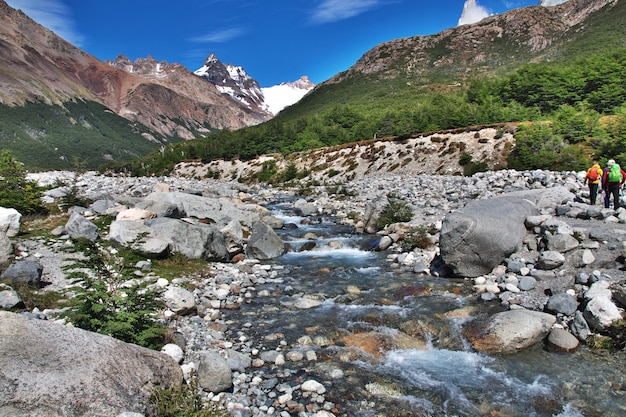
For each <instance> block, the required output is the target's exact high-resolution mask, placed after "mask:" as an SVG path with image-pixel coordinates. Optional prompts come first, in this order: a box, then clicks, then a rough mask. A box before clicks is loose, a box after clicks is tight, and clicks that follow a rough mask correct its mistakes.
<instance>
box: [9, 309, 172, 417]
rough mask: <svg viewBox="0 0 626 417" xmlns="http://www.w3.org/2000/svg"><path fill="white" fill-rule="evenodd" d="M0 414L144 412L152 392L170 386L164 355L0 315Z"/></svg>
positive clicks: (82, 332)
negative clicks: (157, 388)
mask: <svg viewBox="0 0 626 417" xmlns="http://www.w3.org/2000/svg"><path fill="white" fill-rule="evenodd" d="M0 370H1V371H0V415H3V416H42V417H43V416H45V417H66V416H116V415H118V414H120V413H123V412H128V411H133V412H139V413H143V414H147V412H148V410H147V403H148V398H149V396H150V394H151V390H152V389H153V387H155V386H159V387H164V388H167V387H176V386H180V384H181V383H182V380H183V378H182V372H181V370H180V367H179V366H178V364H177V363H176V362H175V361H174V360H173V359H172V358H170V357H169V356H167V355H164V354H162V353H160V352H155V351H153V350H149V349H145V348H142V347H139V346H137V345H133V344H129V343H124V342H121V341H119V340H117V339H114V338H112V337H109V336H104V335H100V334H97V333H92V332H88V331H85V330H82V329H78V328H74V327H68V326H62V325H59V324H57V323H54V322H50V321H45V320H37V319H33V318H27V317H25V316H22V315H19V314H15V313H9V312H0Z"/></svg>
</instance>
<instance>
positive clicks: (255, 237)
mask: <svg viewBox="0 0 626 417" xmlns="http://www.w3.org/2000/svg"><path fill="white" fill-rule="evenodd" d="M284 253H285V244H284V243H283V241H282V239H281V238H280V237H279V236H278V235H277V234H276V232H275V231H274V229H272V228H271V227H269V226H268V225H267V224H265V223H263V222H257V223H255V224H254V226H253V227H252V233H251V235H250V239H249V240H248V244H247V246H246V255H247V256H248V257H249V258H255V259H262V260H263V259H273V258H278V257H279V256H282V255H283V254H284Z"/></svg>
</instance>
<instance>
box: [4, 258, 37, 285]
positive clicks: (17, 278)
mask: <svg viewBox="0 0 626 417" xmlns="http://www.w3.org/2000/svg"><path fill="white" fill-rule="evenodd" d="M42 273H43V265H42V264H41V263H40V262H39V261H32V260H25V261H16V262H14V263H12V264H11V265H9V267H8V268H7V269H6V270H5V271H4V272H3V273H2V275H0V281H5V282H11V283H12V284H17V283H20V282H23V283H26V284H28V285H32V286H33V287H41V275H42Z"/></svg>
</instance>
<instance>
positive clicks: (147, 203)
mask: <svg viewBox="0 0 626 417" xmlns="http://www.w3.org/2000/svg"><path fill="white" fill-rule="evenodd" d="M135 207H136V208H139V209H143V210H146V211H148V212H151V213H155V214H156V215H157V217H169V218H172V219H180V218H182V217H185V213H182V212H181V211H180V208H179V207H178V206H177V205H176V204H171V203H162V202H159V201H152V200H144V201H140V202H139V203H137V204H135Z"/></svg>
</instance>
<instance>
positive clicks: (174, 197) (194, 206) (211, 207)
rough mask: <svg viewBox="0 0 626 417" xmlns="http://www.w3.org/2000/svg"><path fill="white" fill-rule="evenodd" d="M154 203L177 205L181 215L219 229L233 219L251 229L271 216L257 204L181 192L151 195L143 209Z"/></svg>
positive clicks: (145, 201) (145, 200)
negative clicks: (206, 221)
mask: <svg viewBox="0 0 626 417" xmlns="http://www.w3.org/2000/svg"><path fill="white" fill-rule="evenodd" d="M154 203H159V204H161V205H163V204H164V205H175V206H176V207H177V208H178V212H179V213H184V215H185V216H187V217H194V218H197V219H210V220H212V221H213V222H215V224H217V226H218V227H224V226H226V225H227V224H228V223H229V222H230V221H231V220H233V219H234V220H237V221H239V222H241V223H242V224H243V225H245V226H247V227H250V226H252V225H253V224H254V223H256V222H257V221H259V220H260V219H261V217H262V216H265V215H268V214H269V210H267V209H266V208H264V207H261V206H259V205H256V204H244V203H240V202H236V201H233V200H231V199H229V198H226V197H204V196H199V195H194V194H187V193H181V192H173V193H164V192H155V193H151V194H149V195H147V196H146V198H145V199H144V203H143V207H149V206H150V204H154ZM153 208H154V207H153Z"/></svg>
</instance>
